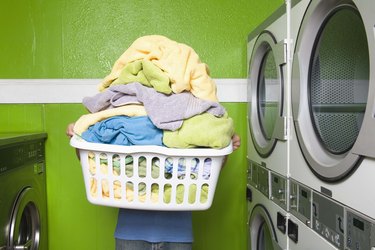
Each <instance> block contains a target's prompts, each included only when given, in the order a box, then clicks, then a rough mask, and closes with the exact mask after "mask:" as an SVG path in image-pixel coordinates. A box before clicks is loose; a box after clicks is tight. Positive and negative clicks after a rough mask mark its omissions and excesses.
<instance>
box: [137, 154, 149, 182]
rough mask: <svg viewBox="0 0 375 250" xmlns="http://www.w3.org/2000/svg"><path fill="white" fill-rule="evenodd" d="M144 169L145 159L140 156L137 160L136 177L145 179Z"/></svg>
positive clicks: (145, 165)
mask: <svg viewBox="0 0 375 250" xmlns="http://www.w3.org/2000/svg"><path fill="white" fill-rule="evenodd" d="M146 167H147V161H146V157H144V156H141V157H139V158H138V176H139V177H146Z"/></svg>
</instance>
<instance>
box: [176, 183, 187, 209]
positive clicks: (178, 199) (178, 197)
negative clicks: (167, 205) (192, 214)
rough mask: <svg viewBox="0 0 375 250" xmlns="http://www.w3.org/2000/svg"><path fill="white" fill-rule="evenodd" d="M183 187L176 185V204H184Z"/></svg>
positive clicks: (182, 185)
mask: <svg viewBox="0 0 375 250" xmlns="http://www.w3.org/2000/svg"><path fill="white" fill-rule="evenodd" d="M184 194H185V186H184V184H178V185H177V191H176V203H177V204H181V203H183V202H184Z"/></svg>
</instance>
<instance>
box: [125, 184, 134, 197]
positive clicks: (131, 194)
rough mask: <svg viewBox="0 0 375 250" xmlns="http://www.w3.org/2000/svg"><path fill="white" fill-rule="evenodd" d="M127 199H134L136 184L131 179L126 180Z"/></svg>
mask: <svg viewBox="0 0 375 250" xmlns="http://www.w3.org/2000/svg"><path fill="white" fill-rule="evenodd" d="M126 200H127V201H129V202H130V201H133V200H134V184H133V182H131V181H128V182H126Z"/></svg>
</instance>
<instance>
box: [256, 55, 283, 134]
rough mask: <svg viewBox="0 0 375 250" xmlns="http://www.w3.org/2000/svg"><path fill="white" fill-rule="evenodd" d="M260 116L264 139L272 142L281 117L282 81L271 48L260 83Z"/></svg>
mask: <svg viewBox="0 0 375 250" xmlns="http://www.w3.org/2000/svg"><path fill="white" fill-rule="evenodd" d="M257 99H258V114H259V123H260V125H261V126H260V127H261V130H262V133H263V136H264V138H266V139H267V140H271V138H272V134H273V131H274V129H275V124H276V118H277V117H278V116H279V103H280V79H279V78H278V74H277V67H276V62H275V57H274V54H273V53H272V50H271V48H270V49H269V50H268V52H267V53H266V54H265V55H264V58H263V63H262V66H261V68H260V72H259V81H258V98H257Z"/></svg>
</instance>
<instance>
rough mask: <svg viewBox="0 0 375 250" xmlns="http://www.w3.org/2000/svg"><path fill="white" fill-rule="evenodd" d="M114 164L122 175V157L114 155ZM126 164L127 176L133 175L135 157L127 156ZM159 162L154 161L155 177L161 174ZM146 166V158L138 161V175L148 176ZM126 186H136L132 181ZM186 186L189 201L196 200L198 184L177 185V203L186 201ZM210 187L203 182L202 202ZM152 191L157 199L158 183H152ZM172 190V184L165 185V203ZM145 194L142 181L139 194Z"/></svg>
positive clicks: (168, 199) (152, 168)
mask: <svg viewBox="0 0 375 250" xmlns="http://www.w3.org/2000/svg"><path fill="white" fill-rule="evenodd" d="M101 163H102V164H107V161H106V160H101ZM112 164H113V169H114V171H115V172H117V173H116V174H117V175H120V158H119V157H114V158H113V163H112ZM125 164H126V167H125V172H126V176H133V158H132V157H126V158H125ZM159 164H160V162H159V160H156V161H155V162H154V161H153V162H152V166H151V176H152V177H153V178H158V176H159ZM146 168H147V164H146V160H144V158H140V159H139V162H138V176H139V177H145V176H146V171H147V170H146ZM168 176H170V174H168V173H165V177H166V178H168ZM182 178H184V177H182ZM190 178H192V179H196V176H195V175H194V174H192V175H191V176H190ZM126 188H127V189H128V190H133V189H134V186H133V184H132V183H127V184H126ZM185 188H189V192H188V202H189V203H190V204H192V203H194V202H195V199H196V192H197V186H196V184H192V185H190V186H189V187H185V186H184V185H177V187H176V203H177V204H181V203H182V202H183V201H184V192H185ZM208 188H209V187H208V185H207V184H203V185H202V187H201V194H200V197H199V200H200V202H201V203H204V202H206V201H207V196H208ZM151 192H152V196H153V198H154V199H157V197H158V196H159V186H158V185H152V186H151ZM171 192H172V187H171V185H165V186H164V193H163V201H164V202H165V203H169V202H170V201H171ZM145 195H146V185H145V184H144V183H140V184H139V186H138V196H145ZM127 198H128V199H130V200H133V199H134V198H133V197H127Z"/></svg>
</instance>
